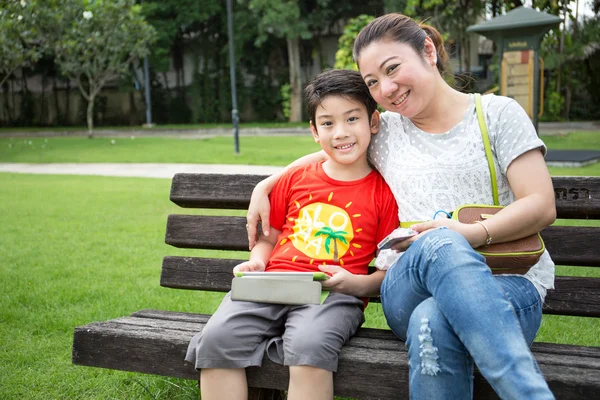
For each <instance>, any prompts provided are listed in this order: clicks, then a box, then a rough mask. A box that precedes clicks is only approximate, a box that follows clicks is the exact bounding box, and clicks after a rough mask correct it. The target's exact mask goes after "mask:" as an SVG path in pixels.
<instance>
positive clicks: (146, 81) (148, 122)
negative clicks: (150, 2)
mask: <svg viewBox="0 0 600 400" xmlns="http://www.w3.org/2000/svg"><path fill="white" fill-rule="evenodd" d="M142 3H144V0H140V4H142ZM144 89H145V90H144V93H145V99H146V127H148V128H151V127H152V101H151V99H150V71H149V68H148V56H147V55H146V56H145V57H144Z"/></svg>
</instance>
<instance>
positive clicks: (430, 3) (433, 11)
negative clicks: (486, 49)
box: [404, 0, 485, 73]
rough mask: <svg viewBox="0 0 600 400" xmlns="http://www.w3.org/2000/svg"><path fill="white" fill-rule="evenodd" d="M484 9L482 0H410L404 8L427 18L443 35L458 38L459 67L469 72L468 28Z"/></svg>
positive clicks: (411, 13)
mask: <svg viewBox="0 0 600 400" xmlns="http://www.w3.org/2000/svg"><path fill="white" fill-rule="evenodd" d="M484 11H485V2H484V1H480V0H457V1H453V0H452V1H448V0H408V2H407V5H406V9H405V10H404V12H405V13H406V14H407V15H409V16H413V17H415V16H418V17H419V18H421V19H423V20H427V23H429V24H431V25H433V26H435V27H436V28H438V29H439V30H440V31H441V33H442V34H443V35H446V36H448V37H449V38H452V39H454V40H456V41H457V42H458V43H459V46H458V49H459V54H458V60H459V68H460V69H461V70H462V71H466V72H467V73H468V72H470V70H471V66H470V62H469V54H470V48H471V46H470V38H469V34H468V33H467V28H468V27H469V26H470V25H473V24H475V23H477V22H478V19H479V17H480V16H482V15H483V12H484ZM462 71H461V72H462Z"/></svg>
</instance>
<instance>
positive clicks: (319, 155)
mask: <svg viewBox="0 0 600 400" xmlns="http://www.w3.org/2000/svg"><path fill="white" fill-rule="evenodd" d="M325 160H327V154H326V153H325V152H324V151H323V150H321V151H318V152H316V153H311V154H307V155H305V156H303V157H300V158H299V159H297V160H296V161H294V162H292V163H291V164H289V165H288V166H286V167H285V168H284V169H283V170H282V171H279V172H277V173H275V174H273V175H271V176H269V177H268V178H265V179H263V180H262V181H260V182H259V183H258V184H257V185H256V186H255V187H254V190H253V191H252V197H250V205H249V206H248V213H247V214H246V230H247V231H248V244H249V248H250V250H252V248H253V247H254V246H255V245H256V239H257V237H258V235H257V233H258V223H259V222H260V223H261V224H262V231H263V234H264V235H265V236H269V233H270V230H271V225H270V224H269V215H270V213H271V205H270V203H269V194H270V193H271V190H273V186H275V184H276V183H277V181H278V180H279V178H281V176H282V175H283V174H284V173H285V171H286V170H287V169H289V168H293V167H300V166H303V165H308V164H312V163H315V162H319V161H325Z"/></svg>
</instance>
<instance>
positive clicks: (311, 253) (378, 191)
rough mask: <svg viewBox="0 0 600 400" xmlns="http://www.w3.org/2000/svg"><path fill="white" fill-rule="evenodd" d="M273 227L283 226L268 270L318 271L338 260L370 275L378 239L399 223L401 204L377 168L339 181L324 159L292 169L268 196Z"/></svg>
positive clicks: (349, 268) (350, 268)
mask: <svg viewBox="0 0 600 400" xmlns="http://www.w3.org/2000/svg"><path fill="white" fill-rule="evenodd" d="M270 202H271V217H270V222H271V226H272V227H274V228H275V229H278V230H280V231H281V234H280V235H279V236H278V238H277V243H276V244H275V248H274V249H273V253H271V258H270V260H269V263H268V265H267V268H266V270H267V271H307V272H313V271H319V269H318V265H319V264H328V265H339V266H341V267H343V268H345V269H346V270H348V271H350V272H352V273H353V274H363V275H364V274H367V271H368V265H369V263H370V262H371V260H372V259H373V257H374V256H375V252H376V250H377V243H379V242H380V241H381V240H382V239H383V238H384V237H386V236H387V235H388V234H389V233H390V232H391V231H393V230H394V229H396V228H397V227H398V223H399V222H398V206H397V203H396V200H395V199H394V196H393V195H392V192H391V190H390V188H389V187H388V185H387V184H386V183H385V181H384V180H383V178H382V177H381V175H380V174H379V172H377V171H372V172H371V173H370V174H369V175H367V176H366V177H364V178H363V179H359V180H356V181H350V182H345V181H337V180H335V179H331V178H330V177H329V176H327V175H326V174H325V172H324V171H323V167H322V162H321V163H316V164H310V165H308V166H304V167H299V168H293V169H291V170H289V171H288V172H287V173H286V174H284V176H283V177H281V179H279V181H278V182H277V184H276V185H275V187H274V188H273V190H272V192H271V195H270Z"/></svg>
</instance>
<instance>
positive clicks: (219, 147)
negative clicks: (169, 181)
mask: <svg viewBox="0 0 600 400" xmlns="http://www.w3.org/2000/svg"><path fill="white" fill-rule="evenodd" d="M543 139H544V141H545V142H546V144H547V146H548V148H550V149H557V148H565V149H571V148H581V149H600V132H573V133H570V134H569V135H565V136H561V137H555V136H544V137H543ZM113 140H114V144H113V143H112V141H113ZM319 149H320V147H319V146H318V145H317V144H316V143H315V142H314V140H313V138H312V136H311V135H310V134H309V133H308V132H307V133H306V134H305V135H302V134H300V135H295V136H249V137H245V136H244V137H241V138H240V154H237V155H236V154H234V148H233V139H232V138H231V137H225V136H220V137H213V138H207V139H177V138H156V137H136V138H134V139H133V140H132V139H131V138H130V137H120V138H96V139H92V140H90V139H87V138H83V137H54V138H35V139H33V138H29V139H16V138H12V139H11V138H0V162H15V163H71V162H81V163H105V162H106V163H108V162H115V163H197V164H250V165H280V166H282V165H286V164H288V163H289V162H291V161H292V160H295V159H296V158H298V157H300V156H302V155H305V154H308V153H310V152H313V151H317V150H319ZM550 172H551V173H552V175H579V176H600V163H595V164H592V165H588V166H586V167H582V168H562V167H561V168H556V167H551V168H550Z"/></svg>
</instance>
